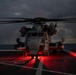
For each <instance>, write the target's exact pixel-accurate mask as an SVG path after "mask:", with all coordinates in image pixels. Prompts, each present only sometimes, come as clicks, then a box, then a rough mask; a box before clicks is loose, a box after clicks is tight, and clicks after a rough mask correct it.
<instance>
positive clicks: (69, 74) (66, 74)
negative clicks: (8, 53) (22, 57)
mask: <svg viewBox="0 0 76 75" xmlns="http://www.w3.org/2000/svg"><path fill="white" fill-rule="evenodd" d="M0 64H4V65H9V66H15V67H21V68H28V69H33V70H37V68H32V67H27V66H20V65H14V64H7V63H4V62H0ZM40 70H42V71H46V72H52V73H58V74H64V75H76V74H71V73H65V72H59V71H52V70H45V69H40Z"/></svg>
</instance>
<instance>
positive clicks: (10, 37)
mask: <svg viewBox="0 0 76 75" xmlns="http://www.w3.org/2000/svg"><path fill="white" fill-rule="evenodd" d="M7 17H24V18H35V17H46V18H76V0H0V19H1V18H7ZM24 25H26V24H25V23H17V24H0V44H10V43H11V44H12V43H16V42H15V39H16V38H17V37H19V36H20V33H19V29H20V28H21V27H22V26H24ZM57 29H58V31H57V34H56V35H54V36H53V38H52V39H53V40H54V41H55V40H56V41H57V40H60V39H61V37H65V39H66V41H65V42H68V43H76V35H75V34H76V23H60V22H58V27H57Z"/></svg>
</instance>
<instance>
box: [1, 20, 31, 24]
mask: <svg viewBox="0 0 76 75" xmlns="http://www.w3.org/2000/svg"><path fill="white" fill-rule="evenodd" d="M22 22H32V19H21V20H1V21H0V24H10V23H22Z"/></svg>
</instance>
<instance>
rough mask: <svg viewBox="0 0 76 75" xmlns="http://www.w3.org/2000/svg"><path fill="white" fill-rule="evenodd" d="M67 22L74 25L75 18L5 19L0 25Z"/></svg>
mask: <svg viewBox="0 0 76 75" xmlns="http://www.w3.org/2000/svg"><path fill="white" fill-rule="evenodd" d="M52 21H54V22H68V23H76V18H63V19H47V18H43V17H36V18H34V19H31V18H5V19H2V20H1V21H0V24H10V23H23V22H29V23H39V22H52Z"/></svg>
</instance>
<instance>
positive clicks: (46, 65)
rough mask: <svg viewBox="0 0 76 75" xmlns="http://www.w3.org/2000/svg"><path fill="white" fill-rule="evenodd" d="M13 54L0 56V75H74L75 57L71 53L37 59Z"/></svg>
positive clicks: (75, 74) (75, 68)
mask: <svg viewBox="0 0 76 75" xmlns="http://www.w3.org/2000/svg"><path fill="white" fill-rule="evenodd" d="M1 52H2V51H1ZM13 52H14V51H13ZM15 52H16V51H15ZM6 54H7V53H6ZM13 54H14V53H13ZM13 54H12V53H11V54H10V55H9V53H8V54H7V55H0V74H1V75H6V74H7V75H76V56H75V55H74V56H73V53H72V54H70V53H69V52H64V53H62V54H56V55H50V56H39V57H38V59H36V58H35V57H34V59H32V58H31V57H30V56H27V57H25V56H24V55H23V54H22V51H20V52H19V54H18V53H15V54H14V55H13ZM74 54H75V53H74Z"/></svg>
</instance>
